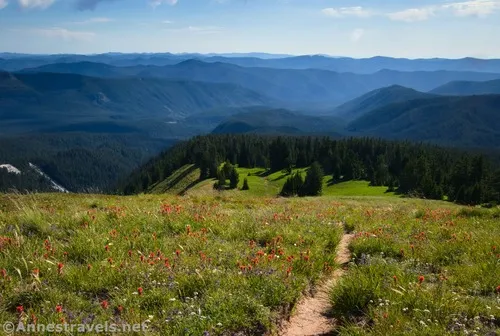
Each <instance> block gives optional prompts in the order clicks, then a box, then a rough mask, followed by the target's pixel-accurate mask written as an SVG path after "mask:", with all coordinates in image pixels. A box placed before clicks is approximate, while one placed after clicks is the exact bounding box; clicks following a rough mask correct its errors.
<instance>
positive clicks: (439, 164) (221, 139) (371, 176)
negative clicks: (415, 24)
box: [121, 135, 500, 204]
mask: <svg viewBox="0 0 500 336" xmlns="http://www.w3.org/2000/svg"><path fill="white" fill-rule="evenodd" d="M226 160H228V161H229V162H230V163H232V164H236V165H238V166H240V167H266V168H269V171H270V172H274V171H279V170H283V169H291V168H292V167H299V168H300V167H308V166H310V165H311V164H312V163H314V162H318V163H319V164H320V165H321V167H322V169H323V170H324V172H325V173H326V174H331V176H332V178H333V180H334V181H349V180H368V181H371V184H372V185H374V186H380V185H382V186H384V185H385V186H388V187H389V189H394V190H397V191H398V192H399V193H401V194H406V195H415V196H420V197H425V198H433V199H442V198H443V197H444V196H446V197H447V198H448V199H449V200H451V201H456V202H460V203H466V204H475V203H481V202H489V201H498V200H499V197H500V171H499V170H494V169H493V168H492V167H491V166H490V165H489V164H488V162H487V161H486V160H485V159H484V158H483V157H482V156H474V155H468V154H465V153H460V152H459V151H456V150H450V149H444V148H439V147H434V146H427V145H417V144H411V143H407V142H389V141H384V140H379V139H370V138H360V139H354V138H351V139H344V140H332V139H330V138H312V137H272V136H256V135H211V136H202V137H195V138H193V139H191V140H189V141H186V142H182V143H179V144H177V145H176V146H174V147H173V148H171V149H170V150H168V151H166V152H165V153H163V154H162V155H160V156H158V157H157V158H155V159H153V160H151V161H150V162H148V163H147V164H146V165H145V166H143V167H142V168H140V169H139V170H137V171H135V172H134V173H133V174H132V176H130V178H129V179H128V180H126V181H124V182H123V184H122V186H121V191H122V192H124V193H125V194H133V193H140V192H143V191H146V190H148V189H149V187H150V186H151V185H153V184H155V183H158V182H159V181H162V180H164V179H165V178H167V177H168V176H170V175H171V174H172V173H173V172H174V171H175V170H176V169H178V168H180V167H182V166H183V165H185V164H195V165H196V166H197V167H199V168H200V171H201V173H200V180H203V179H206V178H209V177H216V176H217V174H218V167H219V165H220V163H222V162H225V161H226Z"/></svg>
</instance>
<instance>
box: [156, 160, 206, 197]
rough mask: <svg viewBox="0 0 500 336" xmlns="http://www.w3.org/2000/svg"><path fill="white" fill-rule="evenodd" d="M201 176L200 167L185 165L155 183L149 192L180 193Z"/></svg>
mask: <svg viewBox="0 0 500 336" xmlns="http://www.w3.org/2000/svg"><path fill="white" fill-rule="evenodd" d="M199 177H200V169H197V168H196V167H195V166H194V164H189V165H185V166H183V167H181V168H179V169H178V170H176V171H175V172H174V173H173V174H172V175H170V176H169V177H167V178H166V179H165V180H163V181H161V182H159V183H157V184H155V185H153V186H152V187H151V189H150V190H149V192H150V193H151V194H165V193H169V194H180V193H182V192H183V191H184V190H186V189H187V188H189V187H190V186H192V185H193V184H194V183H196V182H197V180H198V178H199Z"/></svg>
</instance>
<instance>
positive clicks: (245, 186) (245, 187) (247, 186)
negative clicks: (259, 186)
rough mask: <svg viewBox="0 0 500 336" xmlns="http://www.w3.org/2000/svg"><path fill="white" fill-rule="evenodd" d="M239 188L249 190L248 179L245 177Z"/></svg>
mask: <svg viewBox="0 0 500 336" xmlns="http://www.w3.org/2000/svg"><path fill="white" fill-rule="evenodd" d="M241 190H250V186H249V185H248V179H247V178H246V177H245V179H244V180H243V187H242V188H241Z"/></svg>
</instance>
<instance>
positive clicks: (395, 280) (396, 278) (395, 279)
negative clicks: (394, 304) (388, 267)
mask: <svg viewBox="0 0 500 336" xmlns="http://www.w3.org/2000/svg"><path fill="white" fill-rule="evenodd" d="M392 278H393V279H394V283H397V282H398V277H397V276H395V275H393V276H392Z"/></svg>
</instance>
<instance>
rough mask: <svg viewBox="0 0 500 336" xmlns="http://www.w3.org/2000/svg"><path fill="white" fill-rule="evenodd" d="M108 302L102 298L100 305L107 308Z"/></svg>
mask: <svg viewBox="0 0 500 336" xmlns="http://www.w3.org/2000/svg"><path fill="white" fill-rule="evenodd" d="M108 306H109V303H108V301H106V300H104V301H102V302H101V307H102V309H108Z"/></svg>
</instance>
